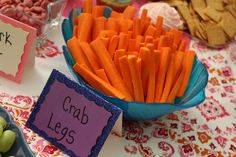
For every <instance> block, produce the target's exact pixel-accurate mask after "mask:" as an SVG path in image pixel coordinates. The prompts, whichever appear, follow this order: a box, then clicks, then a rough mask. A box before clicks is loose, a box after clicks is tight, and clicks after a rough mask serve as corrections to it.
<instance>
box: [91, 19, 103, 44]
mask: <svg viewBox="0 0 236 157" xmlns="http://www.w3.org/2000/svg"><path fill="white" fill-rule="evenodd" d="M105 22H106V18H105V17H97V18H94V24H93V35H92V36H93V40H94V39H96V38H97V36H98V35H99V33H100V32H101V31H102V30H104V29H105Z"/></svg>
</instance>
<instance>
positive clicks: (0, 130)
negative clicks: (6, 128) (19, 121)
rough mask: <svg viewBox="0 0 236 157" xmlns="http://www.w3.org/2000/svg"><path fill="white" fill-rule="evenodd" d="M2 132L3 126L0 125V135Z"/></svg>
mask: <svg viewBox="0 0 236 157" xmlns="http://www.w3.org/2000/svg"><path fill="white" fill-rule="evenodd" d="M2 132H3V127H2V125H0V137H1V136H2ZM0 157H1V156H0Z"/></svg>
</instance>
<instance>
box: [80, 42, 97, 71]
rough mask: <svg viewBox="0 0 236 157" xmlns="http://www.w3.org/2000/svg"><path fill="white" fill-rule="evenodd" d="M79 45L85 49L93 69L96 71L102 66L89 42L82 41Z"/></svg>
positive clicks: (84, 51)
mask: <svg viewBox="0 0 236 157" xmlns="http://www.w3.org/2000/svg"><path fill="white" fill-rule="evenodd" d="M79 45H80V47H81V49H82V50H83V53H84V54H85V56H86V57H87V60H88V62H89V64H90V65H91V68H92V70H93V71H94V72H96V70H98V69H100V67H101V66H100V64H99V62H98V59H97V56H96V54H95V53H94V51H93V50H92V48H91V46H90V45H89V44H88V43H87V42H80V43H79Z"/></svg>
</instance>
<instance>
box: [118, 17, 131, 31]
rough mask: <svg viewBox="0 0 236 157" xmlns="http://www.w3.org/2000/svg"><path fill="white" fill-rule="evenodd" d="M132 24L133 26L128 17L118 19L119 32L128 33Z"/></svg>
mask: <svg viewBox="0 0 236 157" xmlns="http://www.w3.org/2000/svg"><path fill="white" fill-rule="evenodd" d="M132 26H133V21H132V20H130V19H120V20H119V27H120V32H124V33H128V31H129V30H130V29H131V28H132Z"/></svg>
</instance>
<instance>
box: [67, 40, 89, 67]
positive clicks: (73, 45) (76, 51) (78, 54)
mask: <svg viewBox="0 0 236 157" xmlns="http://www.w3.org/2000/svg"><path fill="white" fill-rule="evenodd" d="M67 45H68V47H69V49H70V52H71V54H72V57H73V58H74V60H75V62H77V63H79V64H84V65H86V66H87V67H88V69H89V70H91V69H92V68H91V67H90V64H89V62H88V60H87V58H86V56H85V54H84V53H83V51H82V49H81V48H80V46H79V45H78V44H77V38H76V37H72V38H71V39H70V40H68V41H67Z"/></svg>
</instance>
